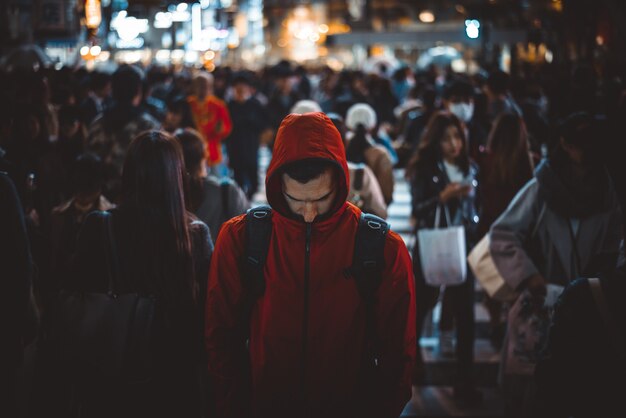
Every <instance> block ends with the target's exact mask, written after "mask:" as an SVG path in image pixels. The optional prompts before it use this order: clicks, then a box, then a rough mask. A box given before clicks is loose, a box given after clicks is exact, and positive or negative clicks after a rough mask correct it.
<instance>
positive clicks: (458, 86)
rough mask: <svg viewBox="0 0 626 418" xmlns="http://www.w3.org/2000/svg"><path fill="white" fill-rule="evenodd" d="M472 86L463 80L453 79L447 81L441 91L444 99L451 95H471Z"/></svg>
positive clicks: (472, 92) (472, 94) (472, 91)
mask: <svg viewBox="0 0 626 418" xmlns="http://www.w3.org/2000/svg"><path fill="white" fill-rule="evenodd" d="M473 96H474V87H472V85H471V84H470V83H468V82H467V81H465V80H454V81H452V82H450V83H448V84H447V85H446V87H445V90H444V92H443V97H444V98H445V99H450V98H451V97H473Z"/></svg>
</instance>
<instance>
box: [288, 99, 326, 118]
mask: <svg viewBox="0 0 626 418" xmlns="http://www.w3.org/2000/svg"><path fill="white" fill-rule="evenodd" d="M321 111H322V108H321V107H320V105H319V104H317V102H315V101H313V100H299V101H297V102H296V104H294V105H293V107H292V108H291V110H290V111H289V113H297V114H298V115H303V114H305V113H311V112H321Z"/></svg>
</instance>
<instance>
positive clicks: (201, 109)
mask: <svg viewBox="0 0 626 418" xmlns="http://www.w3.org/2000/svg"><path fill="white" fill-rule="evenodd" d="M187 103H188V104H189V109H190V110H191V116H192V117H193V121H194V124H195V126H196V129H197V130H198V132H200V133H201V134H202V138H203V139H204V142H205V144H206V162H207V164H208V165H209V166H214V165H217V164H219V163H221V162H222V141H223V140H224V139H225V138H226V137H227V136H228V135H230V131H231V130H232V129H233V122H232V121H231V119H230V114H229V113H228V107H226V103H224V102H223V101H221V100H220V99H218V98H217V97H216V96H207V97H205V98H204V99H203V100H202V101H201V100H200V99H198V97H196V96H193V95H191V96H189V97H187Z"/></svg>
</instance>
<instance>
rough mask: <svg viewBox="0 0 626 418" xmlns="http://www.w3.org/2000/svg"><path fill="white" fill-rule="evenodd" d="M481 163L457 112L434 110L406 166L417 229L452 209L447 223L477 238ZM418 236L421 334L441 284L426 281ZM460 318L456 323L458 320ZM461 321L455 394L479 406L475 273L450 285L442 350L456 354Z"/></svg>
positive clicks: (444, 310) (441, 325)
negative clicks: (472, 153) (475, 159)
mask: <svg viewBox="0 0 626 418" xmlns="http://www.w3.org/2000/svg"><path fill="white" fill-rule="evenodd" d="M477 175H478V168H477V166H476V165H475V164H474V163H473V162H472V161H471V160H470V159H469V156H468V152H467V146H466V141H465V131H464V129H463V125H462V123H461V121H460V120H459V119H458V118H457V117H456V116H455V115H454V114H452V113H449V112H438V113H435V114H434V115H433V117H432V118H431V120H430V123H429V124H428V126H427V127H426V130H425V132H424V135H423V136H422V139H421V141H420V146H419V148H418V149H417V151H416V152H415V154H414V156H413V158H412V159H411V161H409V165H408V166H407V178H408V179H409V181H410V184H411V205H412V218H413V219H414V221H415V224H416V228H417V229H420V228H435V227H438V226H439V225H435V220H436V212H437V208H441V210H442V211H444V210H445V211H447V212H448V213H449V215H450V216H449V219H448V218H447V217H444V216H442V218H444V219H446V225H445V226H456V225H458V226H464V227H465V238H466V247H467V248H471V244H472V242H475V240H476V228H477V222H478V215H477V213H478V205H477V203H478V202H477V196H478V189H477V187H478V182H477ZM419 245H420V243H419V241H418V240H416V245H415V248H414V250H413V272H414V274H415V283H416V286H415V287H416V292H415V293H416V299H417V336H418V338H419V336H420V335H421V333H422V328H423V325H424V320H425V318H426V316H427V314H428V312H429V311H430V310H431V309H432V308H433V307H434V306H435V304H436V302H437V299H438V296H439V287H433V286H429V285H427V284H426V279H425V277H424V273H423V270H422V264H421V262H420V253H419ZM455 323H456V324H455ZM455 325H456V331H457V332H456V336H457V345H456V356H457V378H456V380H455V385H454V396H455V398H456V399H457V400H459V401H460V402H461V403H463V404H466V405H475V404H477V403H479V402H480V401H481V399H482V396H481V394H480V392H478V391H477V390H476V389H475V387H474V381H473V362H474V278H473V276H472V275H471V274H469V273H468V274H467V278H466V280H465V281H464V282H463V283H462V284H459V285H455V286H447V287H446V288H445V293H444V298H443V302H442V318H441V321H440V323H439V328H440V350H441V352H442V354H453V353H454V351H453V350H454V349H453V343H452V338H453V335H452V331H453V328H454V326H455ZM417 355H418V357H417V359H418V361H417V369H416V375H415V380H417V381H418V383H419V380H420V379H421V378H422V375H423V373H424V370H423V361H421V350H420V349H419V345H418V350H417Z"/></svg>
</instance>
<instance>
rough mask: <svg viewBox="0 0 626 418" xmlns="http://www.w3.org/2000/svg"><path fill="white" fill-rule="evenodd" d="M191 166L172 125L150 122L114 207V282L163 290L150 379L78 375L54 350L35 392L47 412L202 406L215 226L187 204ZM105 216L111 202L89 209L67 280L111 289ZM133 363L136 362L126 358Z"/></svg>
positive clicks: (178, 410) (182, 410)
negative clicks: (63, 366) (167, 128)
mask: <svg viewBox="0 0 626 418" xmlns="http://www.w3.org/2000/svg"><path fill="white" fill-rule="evenodd" d="M184 175H185V172H184V163H183V158H182V152H181V150H180V146H179V145H178V142H177V141H176V140H175V139H174V138H173V137H171V136H169V135H168V134H166V133H164V132H160V131H146V132H144V133H142V134H140V135H139V136H137V137H136V138H135V139H134V140H133V141H132V142H131V144H130V145H129V147H128V152H127V155H126V159H125V161H124V167H123V176H122V186H123V197H122V200H121V204H120V206H119V208H117V209H114V210H111V211H110V222H111V224H112V225H111V232H112V236H111V237H110V239H111V240H112V241H113V242H114V243H115V246H116V255H117V259H118V266H119V267H118V276H117V277H118V280H117V282H116V291H117V292H118V293H120V294H124V293H139V294H143V295H146V294H150V295H154V297H155V298H156V303H157V304H156V313H155V319H154V323H153V325H154V327H155V329H156V331H155V334H156V336H155V338H156V343H155V346H154V347H152V350H151V356H152V359H151V364H152V365H153V366H152V367H151V368H150V369H149V370H148V372H147V373H148V376H143V377H145V381H144V382H142V383H127V382H126V381H124V380H121V381H115V382H112V381H110V380H109V379H106V378H98V377H97V376H91V375H89V376H87V377H86V378H77V377H75V375H73V374H70V373H67V370H56V369H55V366H56V363H55V361H54V358H51V359H48V360H49V361H50V364H48V367H49V369H48V371H49V375H47V378H48V379H49V380H44V382H40V385H42V386H43V388H44V390H43V391H41V392H40V393H41V395H42V396H43V397H44V399H40V400H38V401H37V402H35V403H36V404H37V405H44V408H46V410H47V411H44V415H45V414H47V415H46V416H73V415H72V413H71V412H68V411H67V409H65V408H66V407H67V406H68V404H69V406H70V407H71V408H74V410H78V411H80V416H81V417H107V416H122V417H137V416H150V417H172V416H181V417H199V416H202V411H203V409H204V406H203V405H202V403H203V396H202V389H201V385H200V383H199V376H201V375H202V372H204V370H206V366H203V363H204V362H205V357H204V355H203V350H202V333H201V330H202V328H203V319H202V318H203V317H202V312H203V310H204V298H203V297H201V296H200V295H202V294H204V293H205V292H206V282H207V277H208V269H209V263H210V258H211V255H212V252H213V244H212V243H211V237H210V234H209V229H208V227H207V226H206V225H205V224H204V223H202V222H200V221H198V220H196V219H195V217H193V215H191V214H190V213H189V212H187V210H186V206H185V199H184V193H183V178H184ZM103 222H104V215H103V212H92V213H91V214H90V215H88V216H87V218H86V219H85V221H84V224H83V226H82V229H81V231H80V233H79V236H78V242H77V252H76V255H75V257H74V263H73V265H72V267H71V272H70V274H69V277H68V279H67V280H66V282H65V283H64V286H63V288H64V289H65V290H68V291H81V292H95V293H106V291H107V289H108V283H109V278H108V271H109V268H110V267H111V265H110V264H111V263H110V261H109V258H108V257H107V255H106V254H107V252H108V251H107V249H108V245H109V244H108V239H107V237H106V235H105V231H104V228H103ZM133 366H138V365H135V364H129V365H126V366H125V367H128V369H129V370H134V369H133ZM93 378H95V379H93ZM85 380H86V381H85ZM46 382H48V384H47V385H46V384H45V383H46ZM55 389H58V391H56V390H55ZM67 394H72V399H67ZM55 407H56V408H60V410H59V411H57V410H54V408H55ZM51 410H52V411H53V413H51V412H50V411H51Z"/></svg>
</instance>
